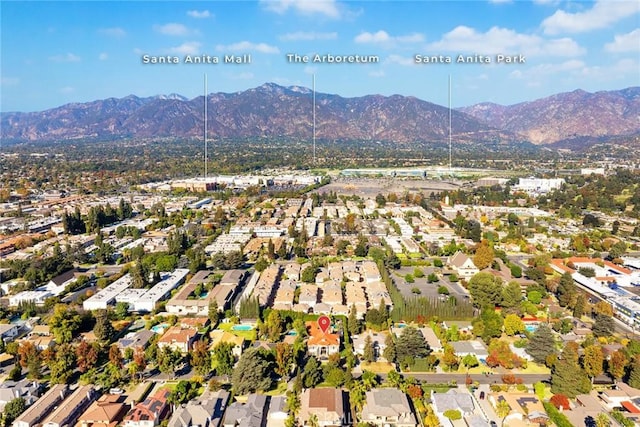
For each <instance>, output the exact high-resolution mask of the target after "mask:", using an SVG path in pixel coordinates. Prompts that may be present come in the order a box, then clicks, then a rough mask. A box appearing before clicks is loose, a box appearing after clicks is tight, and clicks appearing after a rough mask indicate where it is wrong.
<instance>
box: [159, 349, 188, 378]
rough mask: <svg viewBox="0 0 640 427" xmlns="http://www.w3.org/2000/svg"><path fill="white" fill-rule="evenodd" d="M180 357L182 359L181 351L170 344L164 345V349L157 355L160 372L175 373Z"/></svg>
mask: <svg viewBox="0 0 640 427" xmlns="http://www.w3.org/2000/svg"><path fill="white" fill-rule="evenodd" d="M180 359H182V355H181V354H180V352H179V351H176V350H174V349H172V348H171V347H169V346H165V347H162V349H160V350H158V355H157V356H156V362H157V363H158V369H160V372H162V373H163V374H171V375H175V371H176V367H177V366H178V363H179V362H180Z"/></svg>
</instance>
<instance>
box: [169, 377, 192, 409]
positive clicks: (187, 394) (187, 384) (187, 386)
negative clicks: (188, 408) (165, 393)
mask: <svg viewBox="0 0 640 427" xmlns="http://www.w3.org/2000/svg"><path fill="white" fill-rule="evenodd" d="M198 388H199V384H198V383H196V382H192V381H184V380H183V381H179V382H178V384H176V386H175V388H174V389H173V390H172V391H171V392H170V393H169V397H168V398H167V401H168V402H169V403H172V404H174V405H180V404H183V403H187V402H188V401H190V400H191V399H193V398H195V397H196V396H198Z"/></svg>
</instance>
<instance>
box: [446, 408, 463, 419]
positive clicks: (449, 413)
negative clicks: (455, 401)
mask: <svg viewBox="0 0 640 427" xmlns="http://www.w3.org/2000/svg"><path fill="white" fill-rule="evenodd" d="M442 415H444V416H445V417H447V418H449V419H450V420H451V421H456V420H460V419H462V414H461V413H460V411H458V410H457V409H448V410H446V411H444V413H443V414H442Z"/></svg>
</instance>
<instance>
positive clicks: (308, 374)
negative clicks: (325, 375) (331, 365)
mask: <svg viewBox="0 0 640 427" xmlns="http://www.w3.org/2000/svg"><path fill="white" fill-rule="evenodd" d="M321 382H322V369H321V368H320V362H318V359H316V358H315V357H314V356H311V357H309V359H308V360H307V363H306V364H305V365H304V375H303V383H304V386H305V387H306V388H313V387H315V386H316V385H318V384H320V383H321Z"/></svg>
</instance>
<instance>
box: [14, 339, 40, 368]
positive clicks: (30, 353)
mask: <svg viewBox="0 0 640 427" xmlns="http://www.w3.org/2000/svg"><path fill="white" fill-rule="evenodd" d="M18 357H19V358H20V366H22V367H23V368H26V367H27V366H28V365H29V363H30V362H31V361H33V360H34V359H39V358H40V352H39V351H38V348H37V347H36V346H35V345H34V344H33V343H32V342H31V341H24V342H22V343H21V344H20V346H19V347H18Z"/></svg>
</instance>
